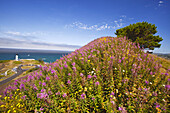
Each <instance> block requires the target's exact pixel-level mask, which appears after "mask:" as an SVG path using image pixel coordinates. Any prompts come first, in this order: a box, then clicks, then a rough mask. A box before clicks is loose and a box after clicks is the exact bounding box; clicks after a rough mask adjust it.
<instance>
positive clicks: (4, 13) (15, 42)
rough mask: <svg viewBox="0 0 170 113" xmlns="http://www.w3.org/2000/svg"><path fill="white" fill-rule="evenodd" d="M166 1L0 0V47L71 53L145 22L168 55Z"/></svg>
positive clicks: (168, 6)
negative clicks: (127, 27)
mask: <svg viewBox="0 0 170 113" xmlns="http://www.w3.org/2000/svg"><path fill="white" fill-rule="evenodd" d="M169 20H170V1H169V0H0V48H20V49H45V50H48V49H49V50H69V51H70V50H75V49H78V48H80V47H82V46H84V45H86V44H87V43H89V42H90V41H92V40H94V39H96V38H100V37H103V36H113V37H116V35H115V34H114V33H115V31H116V29H120V28H123V27H125V26H128V25H130V24H133V23H137V22H143V21H146V22H148V23H152V24H155V25H156V26H157V31H158V32H157V33H156V34H155V35H159V36H161V37H162V38H163V41H162V42H161V44H162V45H161V47H160V48H159V49H155V50H154V52H156V53H170V22H169Z"/></svg>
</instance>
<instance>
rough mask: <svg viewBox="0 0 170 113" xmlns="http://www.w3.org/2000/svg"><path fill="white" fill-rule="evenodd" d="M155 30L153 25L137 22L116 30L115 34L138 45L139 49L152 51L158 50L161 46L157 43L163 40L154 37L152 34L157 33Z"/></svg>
mask: <svg viewBox="0 0 170 113" xmlns="http://www.w3.org/2000/svg"><path fill="white" fill-rule="evenodd" d="M156 28H157V27H156V26H155V24H150V23H148V22H142V23H141V22H138V23H136V24H132V25H131V24H130V25H129V26H126V27H124V28H121V29H118V30H116V33H115V34H116V35H117V36H118V37H123V36H126V37H128V39H130V40H131V41H133V42H136V43H139V44H140V47H141V48H142V47H143V48H149V49H151V50H154V48H156V47H157V48H159V47H160V46H161V44H159V42H160V41H162V40H163V39H162V37H160V36H159V35H158V36H154V34H155V33H157V30H156Z"/></svg>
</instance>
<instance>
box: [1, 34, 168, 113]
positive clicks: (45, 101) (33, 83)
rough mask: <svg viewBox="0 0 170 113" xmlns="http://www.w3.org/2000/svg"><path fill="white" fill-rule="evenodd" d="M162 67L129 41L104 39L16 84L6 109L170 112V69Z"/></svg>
mask: <svg viewBox="0 0 170 113" xmlns="http://www.w3.org/2000/svg"><path fill="white" fill-rule="evenodd" d="M161 68H162V65H161V64H160V62H159V60H157V57H156V56H152V55H148V54H146V53H144V52H143V51H141V50H140V48H139V46H136V44H134V43H132V42H130V41H129V40H126V39H125V38H113V37H102V38H99V39H96V40H94V41H92V42H90V43H89V44H87V45H86V46H84V47H82V48H80V49H78V50H76V51H74V52H72V53H71V54H69V55H67V56H64V57H62V58H61V59H59V60H57V61H56V62H54V63H51V64H49V65H46V66H43V67H41V68H40V69H39V70H38V71H35V72H33V73H31V74H29V75H27V76H25V78H22V79H19V80H16V81H15V82H14V83H13V85H11V86H9V87H8V88H6V90H5V91H4V95H5V97H3V98H2V97H1V98H2V100H3V101H4V105H1V108H2V109H1V110H2V111H8V110H11V111H12V110H13V111H14V110H15V111H17V112H23V111H25V112H28V111H32V112H41V111H42V112H102V113H103V112H108V113H110V112H161V111H162V112H169V109H168V97H169V88H170V86H169V81H170V79H169V78H168V77H169V76H168V73H169V69H165V70H164V73H162V72H161V70H160V69H161ZM11 100H12V101H11ZM11 106H12V108H11ZM13 108H15V109H13Z"/></svg>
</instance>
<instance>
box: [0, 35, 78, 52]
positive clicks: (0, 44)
mask: <svg viewBox="0 0 170 113" xmlns="http://www.w3.org/2000/svg"><path fill="white" fill-rule="evenodd" d="M0 40H1V41H0V48H20V49H21V48H22V49H43V50H66V51H74V50H76V49H78V48H80V46H78V45H67V44H51V43H44V42H40V41H38V42H35V41H27V40H16V39H11V38H7V37H5V38H2V37H0Z"/></svg>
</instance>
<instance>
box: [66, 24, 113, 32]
mask: <svg viewBox="0 0 170 113" xmlns="http://www.w3.org/2000/svg"><path fill="white" fill-rule="evenodd" d="M66 27H71V28H79V29H84V30H96V31H101V30H105V29H111V28H113V29H114V26H110V25H108V24H102V25H97V24H96V25H91V26H88V25H87V24H84V23H81V22H73V23H72V24H70V25H66Z"/></svg>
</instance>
